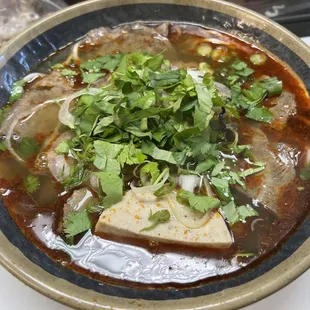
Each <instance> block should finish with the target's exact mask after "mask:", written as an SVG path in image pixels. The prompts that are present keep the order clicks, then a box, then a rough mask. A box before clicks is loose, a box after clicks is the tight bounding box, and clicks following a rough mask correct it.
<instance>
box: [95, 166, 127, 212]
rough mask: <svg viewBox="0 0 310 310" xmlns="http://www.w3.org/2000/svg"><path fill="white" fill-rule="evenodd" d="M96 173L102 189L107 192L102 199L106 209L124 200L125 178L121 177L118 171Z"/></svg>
mask: <svg viewBox="0 0 310 310" xmlns="http://www.w3.org/2000/svg"><path fill="white" fill-rule="evenodd" d="M94 174H95V175H96V176H97V177H98V178H99V180H100V185H101V189H102V191H103V193H104V194H105V197H104V198H103V201H102V204H103V207H104V208H105V209H106V208H109V207H111V206H112V205H114V204H116V203H118V202H119V201H121V200H122V197H123V179H122V178H121V177H119V175H118V173H114V172H96V173H94Z"/></svg>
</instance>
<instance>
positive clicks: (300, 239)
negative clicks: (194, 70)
mask: <svg viewBox="0 0 310 310" xmlns="http://www.w3.org/2000/svg"><path fill="white" fill-rule="evenodd" d="M134 21H144V22H161V21H172V22H184V23H190V24H196V25H202V26H206V27H209V28H214V29H218V30H220V31H224V32H227V33H231V34H234V35H236V36H239V37H242V38H244V39H245V40H248V41H252V42H253V43H254V44H258V45H261V46H263V47H264V48H266V49H267V50H269V51H270V52H271V53H273V54H274V55H275V57H278V58H279V59H280V60H282V61H284V62H285V63H287V64H288V65H289V66H290V67H291V68H292V70H293V71H295V73H296V74H297V75H298V76H299V78H300V79H301V80H302V81H303V83H304V84H305V86H306V88H307V89H308V91H309V90H310V70H309V65H310V50H309V48H308V47H307V46H306V45H305V44H304V43H302V42H301V41H300V40H299V39H298V38H297V37H295V36H294V35H293V34H292V33H290V32H289V31H287V30H286V29H284V28H282V27H281V26H279V25H278V24H276V23H274V22H272V21H271V20H268V19H266V18H265V17H263V16H261V15H259V14H257V13H255V12H252V11H249V10H246V9H244V8H242V7H239V6H237V5H234V4H229V3H227V2H222V1H212V0H113V1H111V0H96V1H86V2H83V3H81V4H79V5H76V6H72V7H69V8H67V9H65V10H62V11H59V12H58V13H56V14H54V15H51V16H49V17H47V18H45V19H44V20H42V21H40V22H39V23H37V24H35V25H34V26H32V27H31V28H29V29H28V30H26V31H25V32H23V33H21V34H20V35H18V36H17V37H16V38H15V39H14V40H13V41H11V42H10V43H9V44H8V45H7V46H6V47H5V48H4V49H3V50H2V51H1V52H0V84H1V88H0V106H2V105H4V104H5V103H6V102H7V99H8V96H9V91H10V88H11V85H12V82H13V81H14V80H17V79H20V78H21V77H22V76H24V75H26V74H27V73H28V72H29V71H33V70H35V69H36V67H37V66H38V65H39V64H40V63H41V62H42V61H44V60H45V59H46V58H47V57H48V56H49V55H51V54H53V53H55V52H56V51H57V50H58V49H60V48H62V47H64V46H66V45H68V44H69V43H71V42H73V41H76V40H78V39H79V38H81V37H83V36H84V35H85V34H86V33H87V32H88V31H89V30H91V29H94V28H97V27H100V26H116V25H119V24H123V23H128V22H134ZM0 229H1V232H0V262H1V264H2V265H3V266H4V267H5V268H6V269H7V270H9V271H10V272H11V273H12V274H13V275H15V276H16V277H18V278H19V279H20V280H21V281H23V282H25V283H26V284H27V285H29V286H31V287H32V288H34V289H35V290H37V291H39V292H41V293H42V294H44V295H46V296H48V297H50V298H53V299H55V300H57V301H59V302H61V303H64V304H66V305H69V306H71V307H73V308H77V309H84V310H85V309H108V308H109V309H110V308H115V309H156V308H157V309H171V310H172V309H193V308H195V309H221V310H225V309H237V308H240V307H243V306H245V305H248V304H250V303H253V302H255V301H257V300H259V299H261V298H264V297H266V296H267V295H270V294H272V293H273V292H275V291H277V290H279V289H280V288H282V287H283V286H285V285H286V284H288V283H289V282H291V281H293V280H294V279H295V278H297V277H298V276H299V275H300V274H302V273H303V272H304V271H306V270H307V269H308V268H309V266H310V238H309V236H310V217H307V218H306V219H305V220H304V221H303V222H302V223H300V225H299V227H298V228H297V229H296V230H295V231H294V232H293V233H292V234H291V235H290V236H289V238H287V240H285V242H284V243H283V244H282V246H281V247H280V249H279V250H278V251H277V252H275V253H274V254H273V255H271V256H269V257H267V258H266V259H265V260H264V261H263V262H262V263H261V264H259V265H258V266H257V267H256V268H254V269H248V270H246V271H245V272H244V273H242V274H239V275H237V276H235V277H233V278H230V279H226V280H220V281H216V282H211V283H209V284H204V285H198V286H195V287H191V288H187V289H179V290H177V289H172V288H170V289H169V288H166V289H165V290H161V289H158V288H157V289H152V290H150V289H146V288H144V289H135V288H131V287H129V286H125V285H124V286H119V285H112V284H109V283H100V282H98V281H96V280H93V279H91V278H88V277H86V276H84V275H80V274H77V273H75V272H74V271H72V270H70V269H67V268H65V267H62V266H61V265H60V264H58V263H56V262H54V261H53V260H52V259H50V258H49V257H48V256H47V255H45V254H44V252H42V251H41V250H39V249H38V248H37V247H36V246H35V245H34V244H33V243H31V241H29V240H28V239H27V237H26V236H25V235H23V233H22V232H21V231H20V230H19V228H18V227H17V226H16V225H15V223H14V221H13V220H12V218H11V217H10V215H9V214H8V212H7V209H6V208H5V206H4V205H3V204H2V203H1V206H0Z"/></svg>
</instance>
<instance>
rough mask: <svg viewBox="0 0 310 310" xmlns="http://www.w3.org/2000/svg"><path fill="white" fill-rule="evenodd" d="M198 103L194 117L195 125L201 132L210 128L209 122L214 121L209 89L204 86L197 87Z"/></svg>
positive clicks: (197, 85)
mask: <svg viewBox="0 0 310 310" xmlns="http://www.w3.org/2000/svg"><path fill="white" fill-rule="evenodd" d="M195 89H196V93H197V98H198V103H197V105H196V107H195V112H194V115H193V118H194V125H195V126H197V127H198V128H199V129H200V130H203V129H205V128H207V127H208V126H209V122H210V120H211V119H212V117H213V115H214V112H213V110H212V106H213V104H212V100H211V97H210V94H209V91H208V89H207V87H205V86H204V85H203V84H196V85H195Z"/></svg>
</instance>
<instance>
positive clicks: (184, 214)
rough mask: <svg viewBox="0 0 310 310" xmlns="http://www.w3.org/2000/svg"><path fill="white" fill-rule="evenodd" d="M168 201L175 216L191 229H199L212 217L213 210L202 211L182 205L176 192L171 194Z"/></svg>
mask: <svg viewBox="0 0 310 310" xmlns="http://www.w3.org/2000/svg"><path fill="white" fill-rule="evenodd" d="M168 202H169V205H170V209H171V211H172V213H173V215H174V216H175V218H176V219H177V220H178V221H179V222H180V223H181V224H182V225H184V226H185V227H187V228H189V229H198V228H201V227H202V226H204V225H205V224H206V223H207V222H208V221H209V219H210V218H211V211H208V212H206V213H201V212H199V211H195V210H192V209H190V208H189V207H187V206H183V205H181V204H180V203H179V202H178V201H177V199H176V195H175V194H171V195H169V198H168Z"/></svg>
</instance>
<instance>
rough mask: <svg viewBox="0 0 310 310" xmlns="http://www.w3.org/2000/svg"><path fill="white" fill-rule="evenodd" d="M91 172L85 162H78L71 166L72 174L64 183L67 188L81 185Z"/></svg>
mask: <svg viewBox="0 0 310 310" xmlns="http://www.w3.org/2000/svg"><path fill="white" fill-rule="evenodd" d="M88 175H89V172H88V170H87V169H86V168H85V167H84V165H83V163H78V164H77V165H76V166H73V167H71V168H70V174H69V175H68V176H67V177H66V178H65V179H64V180H63V181H62V185H63V186H64V187H65V189H66V190H70V189H72V188H75V187H77V186H79V185H81V184H82V183H83V182H84V181H85V179H86V178H87V177H88Z"/></svg>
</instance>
